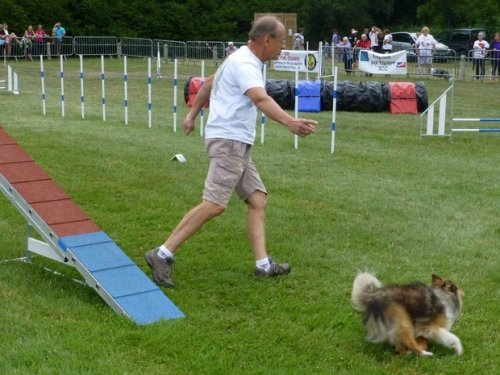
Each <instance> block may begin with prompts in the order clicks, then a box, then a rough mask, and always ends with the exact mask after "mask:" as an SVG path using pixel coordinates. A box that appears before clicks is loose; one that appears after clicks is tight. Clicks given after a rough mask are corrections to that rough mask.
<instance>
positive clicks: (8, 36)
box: [0, 23, 19, 59]
mask: <svg viewBox="0 0 500 375" xmlns="http://www.w3.org/2000/svg"><path fill="white" fill-rule="evenodd" d="M0 40H2V41H3V43H2V44H0V46H2V45H3V46H4V48H5V51H6V52H7V59H9V58H10V56H11V55H12V43H13V42H14V41H17V42H18V43H19V41H18V40H17V35H16V34H15V33H9V26H8V25H7V24H6V23H4V24H3V25H0Z"/></svg>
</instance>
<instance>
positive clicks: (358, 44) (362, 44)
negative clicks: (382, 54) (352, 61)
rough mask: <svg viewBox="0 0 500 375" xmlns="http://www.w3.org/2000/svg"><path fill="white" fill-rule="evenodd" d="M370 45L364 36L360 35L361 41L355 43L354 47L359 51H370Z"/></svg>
mask: <svg viewBox="0 0 500 375" xmlns="http://www.w3.org/2000/svg"><path fill="white" fill-rule="evenodd" d="M371 46H372V43H371V41H370V39H368V37H367V36H366V34H361V39H359V40H358V41H357V42H356V45H355V47H356V48H359V49H371Z"/></svg>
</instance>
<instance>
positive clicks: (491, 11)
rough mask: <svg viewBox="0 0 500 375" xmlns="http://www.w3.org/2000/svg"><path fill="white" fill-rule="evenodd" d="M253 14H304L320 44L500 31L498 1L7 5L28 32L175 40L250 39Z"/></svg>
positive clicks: (94, 0) (87, 0)
mask: <svg viewBox="0 0 500 375" xmlns="http://www.w3.org/2000/svg"><path fill="white" fill-rule="evenodd" d="M254 13H297V23H298V26H299V27H304V29H305V34H306V39H307V40H309V41H311V42H313V44H315V43H316V42H317V41H320V40H323V38H325V37H330V36H331V33H332V30H333V29H334V28H335V29H337V30H339V32H340V33H341V34H343V35H347V34H348V33H349V31H350V30H351V28H355V29H357V30H359V31H362V30H363V28H365V27H371V26H372V25H377V26H379V27H381V28H389V29H391V30H393V31H394V30H396V29H402V28H405V27H412V29H415V25H416V26H417V27H420V26H423V25H428V26H430V27H431V28H432V29H433V30H439V29H444V28H449V27H468V26H483V27H487V28H489V29H490V30H492V31H493V30H498V29H500V12H499V11H498V0H481V1H479V0H470V1H465V2H456V1H454V0H398V1H395V0H387V1H384V2H382V3H380V2H373V1H371V0H358V1H356V2H352V1H345V0H315V1H304V0H287V1H286V2H282V1H276V0H233V1H231V2H228V1H225V0H211V1H207V0H115V1H109V0H50V1H44V2H37V1H33V0H0V22H7V23H8V24H9V30H10V31H13V32H15V33H16V34H18V35H21V34H22V33H23V31H24V30H25V29H26V27H27V26H28V25H37V24H39V23H41V24H43V25H44V26H45V29H46V31H48V32H49V31H50V30H51V28H52V26H53V25H54V23H55V22H56V21H61V22H62V24H63V26H64V27H65V28H66V30H67V33H68V35H73V36H77V35H114V36H117V37H121V36H131V37H146V38H159V39H169V40H184V41H185V40H234V41H245V40H246V39H247V37H248V30H249V28H250V23H251V22H252V20H253V18H254Z"/></svg>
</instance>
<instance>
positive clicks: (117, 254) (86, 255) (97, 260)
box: [71, 242, 134, 272]
mask: <svg viewBox="0 0 500 375" xmlns="http://www.w3.org/2000/svg"><path fill="white" fill-rule="evenodd" d="M71 253H72V254H73V255H74V256H75V257H76V258H78V260H79V261H80V263H82V264H83V265H84V266H85V268H86V269H88V270H89V271H90V272H95V271H99V270H105V269H109V268H117V267H123V266H129V265H133V264H134V262H132V260H131V259H130V258H129V257H128V256H127V255H125V253H124V252H123V251H122V249H120V248H119V247H118V245H117V244H115V243H114V242H106V243H100V244H96V245H88V246H81V247H77V248H71Z"/></svg>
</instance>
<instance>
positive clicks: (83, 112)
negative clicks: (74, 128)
mask: <svg viewBox="0 0 500 375" xmlns="http://www.w3.org/2000/svg"><path fill="white" fill-rule="evenodd" d="M80 100H81V105H82V119H84V118H85V95H84V88H83V55H80Z"/></svg>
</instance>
